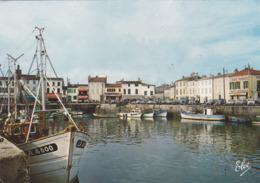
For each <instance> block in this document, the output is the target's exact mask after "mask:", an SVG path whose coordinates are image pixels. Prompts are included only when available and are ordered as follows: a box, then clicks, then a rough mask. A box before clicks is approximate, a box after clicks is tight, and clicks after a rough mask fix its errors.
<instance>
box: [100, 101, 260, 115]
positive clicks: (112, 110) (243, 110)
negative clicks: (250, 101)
mask: <svg viewBox="0 0 260 183" xmlns="http://www.w3.org/2000/svg"><path fill="white" fill-rule="evenodd" d="M204 107H205V106H203V105H166V104H165V105H163V104H161V105H156V106H155V108H161V109H162V110H168V117H180V110H183V111H190V112H195V113H202V111H203V109H204ZM212 107H213V110H214V113H215V114H224V115H227V116H248V117H254V116H257V115H260V106H212ZM134 108H141V109H153V108H154V105H153V104H128V105H124V106H117V105H116V104H101V105H97V107H96V110H95V112H96V113H100V114H117V113H119V112H129V111H130V110H132V109H134Z"/></svg>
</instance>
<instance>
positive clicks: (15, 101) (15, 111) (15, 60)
mask: <svg viewBox="0 0 260 183" xmlns="http://www.w3.org/2000/svg"><path fill="white" fill-rule="evenodd" d="M23 55H24V54H22V55H20V56H19V57H17V58H14V57H12V56H11V55H9V54H7V56H8V57H10V58H11V59H12V62H13V63H14V107H15V108H14V119H15V120H16V119H17V100H16V97H17V87H16V85H17V83H16V62H17V60H18V59H19V58H21V57H22V56H23ZM8 80H9V81H8V83H9V87H10V77H8ZM9 112H10V111H9Z"/></svg>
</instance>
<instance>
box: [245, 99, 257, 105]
mask: <svg viewBox="0 0 260 183" xmlns="http://www.w3.org/2000/svg"><path fill="white" fill-rule="evenodd" d="M247 105H255V99H253V98H250V99H248V100H247Z"/></svg>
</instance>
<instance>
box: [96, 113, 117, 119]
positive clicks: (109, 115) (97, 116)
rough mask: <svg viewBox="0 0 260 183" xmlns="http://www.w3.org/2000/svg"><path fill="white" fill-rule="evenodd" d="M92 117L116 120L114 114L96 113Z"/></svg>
mask: <svg viewBox="0 0 260 183" xmlns="http://www.w3.org/2000/svg"><path fill="white" fill-rule="evenodd" d="M93 116H94V117H96V118H117V117H118V116H117V115H114V114H98V113H93Z"/></svg>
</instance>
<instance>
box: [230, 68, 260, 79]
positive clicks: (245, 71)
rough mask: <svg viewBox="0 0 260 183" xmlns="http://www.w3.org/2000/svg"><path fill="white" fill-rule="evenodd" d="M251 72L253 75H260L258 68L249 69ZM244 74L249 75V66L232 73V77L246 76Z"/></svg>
mask: <svg viewBox="0 0 260 183" xmlns="http://www.w3.org/2000/svg"><path fill="white" fill-rule="evenodd" d="M249 74H251V75H260V71H258V70H254V69H251V68H250V69H249ZM244 75H248V68H245V69H243V70H241V71H239V72H236V73H234V74H231V76H230V77H233V76H244Z"/></svg>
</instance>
